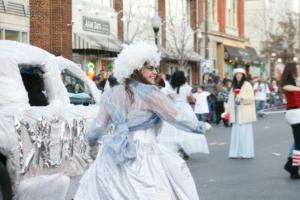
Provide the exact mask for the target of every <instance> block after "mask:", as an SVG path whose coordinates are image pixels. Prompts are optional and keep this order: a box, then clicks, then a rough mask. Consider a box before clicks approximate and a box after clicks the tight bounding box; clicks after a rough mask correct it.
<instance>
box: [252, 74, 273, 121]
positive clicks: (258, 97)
mask: <svg viewBox="0 0 300 200" xmlns="http://www.w3.org/2000/svg"><path fill="white" fill-rule="evenodd" d="M253 89H254V94H255V105H256V111H257V114H258V116H260V117H263V116H264V114H263V111H264V109H265V107H266V101H267V95H269V94H270V90H269V87H268V85H267V84H266V83H265V80H264V79H259V80H258V82H256V83H255V84H254V87H253Z"/></svg>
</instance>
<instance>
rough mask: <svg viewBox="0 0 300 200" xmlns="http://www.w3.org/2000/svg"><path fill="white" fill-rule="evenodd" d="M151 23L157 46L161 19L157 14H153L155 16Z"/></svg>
mask: <svg viewBox="0 0 300 200" xmlns="http://www.w3.org/2000/svg"><path fill="white" fill-rule="evenodd" d="M151 23H152V27H153V31H154V34H155V44H156V45H158V31H159V28H160V24H161V18H160V17H159V16H158V14H157V13H155V15H154V16H153V17H152V19H151Z"/></svg>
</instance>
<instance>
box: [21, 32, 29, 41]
mask: <svg viewBox="0 0 300 200" xmlns="http://www.w3.org/2000/svg"><path fill="white" fill-rule="evenodd" d="M27 35H28V34H27V33H26V32H22V33H21V37H22V39H21V42H23V43H28V36H27Z"/></svg>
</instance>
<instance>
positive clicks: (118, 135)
mask: <svg viewBox="0 0 300 200" xmlns="http://www.w3.org/2000/svg"><path fill="white" fill-rule="evenodd" d="M159 61H160V53H159V52H158V50H157V47H156V46H155V45H150V44H146V43H137V44H131V45H129V46H125V47H124V48H123V50H122V51H121V53H120V54H119V55H118V57H117V59H116V60H115V63H114V75H115V77H116V78H117V79H118V80H119V81H120V82H121V84H120V85H118V86H115V87H113V88H111V90H109V91H106V92H104V93H103V95H102V97H101V105H100V110H99V114H98V116H97V117H96V119H95V120H94V122H93V123H92V125H91V127H90V128H89V130H88V132H87V135H86V139H87V141H88V143H89V145H91V146H92V149H93V145H94V146H97V141H98V140H101V141H102V144H103V146H102V149H101V151H99V152H98V155H97V157H96V160H95V161H94V163H92V164H91V166H90V167H89V169H88V170H87V171H86V172H85V174H84V175H83V177H82V178H81V180H80V185H79V188H78V190H77V192H76V195H75V197H74V199H75V200H198V199H199V197H198V193H197V189H196V186H195V183H194V180H193V177H192V176H191V173H190V171H189V169H188V167H187V165H186V163H185V161H184V160H183V159H181V158H180V157H179V156H178V155H177V154H174V153H173V152H171V151H169V150H168V149H167V148H165V147H164V146H162V145H160V144H158V143H157V139H156V135H157V131H158V129H159V127H160V126H161V121H162V120H165V121H168V122H170V123H171V124H174V125H175V126H176V127H178V128H181V129H184V130H186V131H191V132H194V133H195V134H197V133H198V134H199V133H203V132H204V131H205V127H204V125H203V123H201V122H199V121H197V120H194V119H193V118H192V119H190V118H189V117H188V116H186V115H185V113H183V112H181V110H178V109H176V106H175V105H174V104H173V103H172V101H171V100H170V99H168V98H167V97H166V96H165V95H164V94H163V93H162V92H161V91H160V90H159V89H158V88H157V87H156V86H154V85H153V84H155V79H156V76H157V71H156V67H157V65H158V64H159ZM112 123H113V124H114V127H115V130H114V134H111V135H106V134H105V133H106V130H107V128H108V125H109V124H112ZM109 127H110V126H109Z"/></svg>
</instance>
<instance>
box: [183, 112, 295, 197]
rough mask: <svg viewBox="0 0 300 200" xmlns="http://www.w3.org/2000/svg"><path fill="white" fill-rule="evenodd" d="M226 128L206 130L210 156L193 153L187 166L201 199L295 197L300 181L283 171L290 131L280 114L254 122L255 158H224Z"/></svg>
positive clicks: (226, 139) (226, 143) (226, 138)
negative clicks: (292, 178) (207, 131)
mask: <svg viewBox="0 0 300 200" xmlns="http://www.w3.org/2000/svg"><path fill="white" fill-rule="evenodd" d="M230 131H231V129H230V128H224V127H223V126H222V125H219V126H217V127H214V129H213V130H212V131H211V132H209V133H207V140H208V143H209V147H210V155H201V154H195V155H193V156H191V158H190V160H188V165H189V167H190V170H191V172H192V175H193V177H194V179H195V182H196V185H197V189H198V192H199V196H200V199H201V200H250V199H251V200H299V199H300V180H291V179H289V176H288V175H289V174H288V173H287V172H285V171H284V170H283V165H284V163H285V161H286V157H287V154H288V150H289V148H290V146H291V143H292V139H293V138H292V132H291V129H290V127H289V125H288V124H287V123H286V121H285V118H284V114H276V115H275V114H274V115H268V116H266V117H265V118H263V119H259V120H258V121H257V122H256V123H255V124H254V140H255V158H254V159H230V158H228V150H229V141H230Z"/></svg>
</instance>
